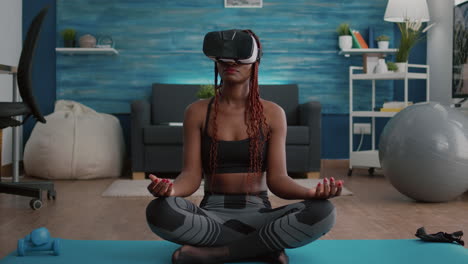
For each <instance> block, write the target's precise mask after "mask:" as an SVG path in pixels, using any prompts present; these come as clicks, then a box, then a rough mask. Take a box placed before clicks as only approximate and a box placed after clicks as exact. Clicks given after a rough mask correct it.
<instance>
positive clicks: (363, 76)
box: [351, 72, 427, 80]
mask: <svg viewBox="0 0 468 264" xmlns="http://www.w3.org/2000/svg"><path fill="white" fill-rule="evenodd" d="M351 78H352V80H404V79H406V78H407V79H420V80H425V79H427V74H426V73H415V72H408V73H405V72H389V73H379V74H370V73H356V74H353V75H352V76H351Z"/></svg>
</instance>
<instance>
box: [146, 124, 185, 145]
mask: <svg viewBox="0 0 468 264" xmlns="http://www.w3.org/2000/svg"><path fill="white" fill-rule="evenodd" d="M183 130H184V129H183V127H182V126H168V125H155V126H149V127H145V128H143V142H144V143H145V144H150V145H151V144H161V145H177V144H182V142H183V139H184V132H183Z"/></svg>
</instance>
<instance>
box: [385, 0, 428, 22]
mask: <svg viewBox="0 0 468 264" xmlns="http://www.w3.org/2000/svg"><path fill="white" fill-rule="evenodd" d="M384 20H385V21H389V22H404V21H405V20H410V21H421V22H427V21H429V9H428V8H427V2H426V0H388V3H387V9H386V10H385V16H384Z"/></svg>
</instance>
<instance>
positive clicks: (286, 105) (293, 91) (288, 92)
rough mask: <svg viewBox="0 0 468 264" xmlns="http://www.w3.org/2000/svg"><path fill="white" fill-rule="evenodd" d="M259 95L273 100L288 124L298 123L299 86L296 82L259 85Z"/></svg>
mask: <svg viewBox="0 0 468 264" xmlns="http://www.w3.org/2000/svg"><path fill="white" fill-rule="evenodd" d="M260 97H262V98H263V99H265V100H268V101H272V102H275V103H276V104H278V105H279V106H281V107H282V108H283V110H284V113H285V114H286V121H287V122H288V125H290V126H291V125H292V126H294V125H298V124H299V123H298V122H299V121H298V115H297V113H298V107H299V88H298V86H297V84H271V85H260Z"/></svg>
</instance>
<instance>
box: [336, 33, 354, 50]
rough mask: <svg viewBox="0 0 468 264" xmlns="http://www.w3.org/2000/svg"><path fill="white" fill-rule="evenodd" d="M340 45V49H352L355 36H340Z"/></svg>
mask: <svg viewBox="0 0 468 264" xmlns="http://www.w3.org/2000/svg"><path fill="white" fill-rule="evenodd" d="M338 45H339V47H340V49H342V50H343V49H350V48H352V47H353V37H351V36H350V35H343V36H339V38H338Z"/></svg>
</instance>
